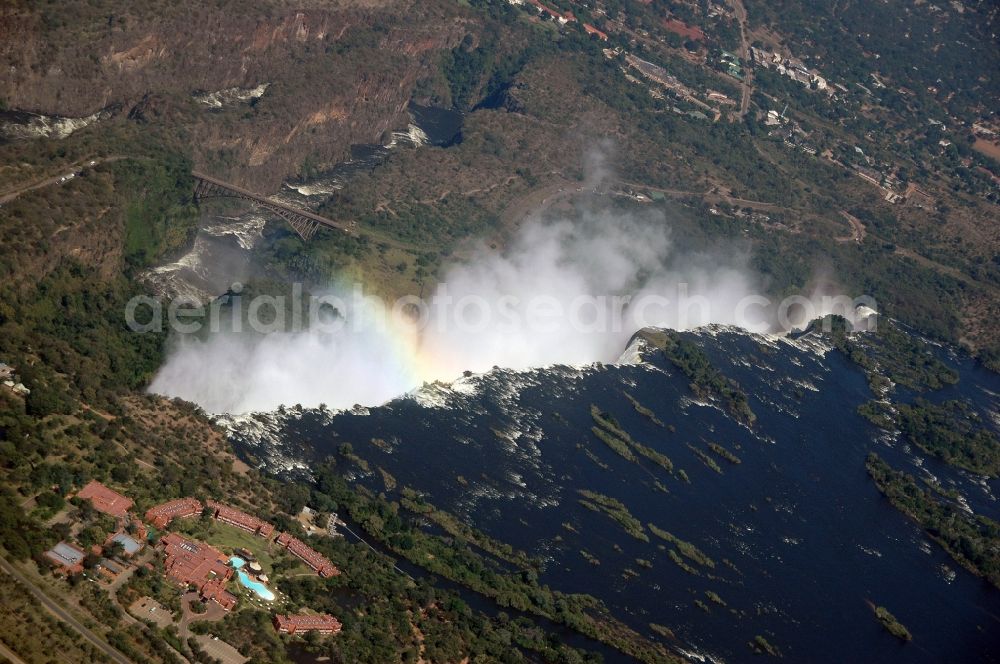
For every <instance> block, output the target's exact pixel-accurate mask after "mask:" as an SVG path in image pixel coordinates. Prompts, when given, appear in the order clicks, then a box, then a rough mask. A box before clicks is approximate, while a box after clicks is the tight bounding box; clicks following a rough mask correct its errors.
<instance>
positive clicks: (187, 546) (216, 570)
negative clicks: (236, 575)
mask: <svg viewBox="0 0 1000 664" xmlns="http://www.w3.org/2000/svg"><path fill="white" fill-rule="evenodd" d="M160 544H161V545H162V546H163V550H164V552H165V553H166V556H167V559H166V561H165V562H164V565H163V567H164V569H165V570H166V573H167V576H169V577H170V578H171V579H173V580H174V581H175V582H177V583H180V584H182V585H193V586H197V587H198V588H199V589H200V588H201V587H202V586H204V584H205V583H207V582H209V581H211V580H213V579H217V578H223V579H228V578H229V577H230V576H232V573H233V569H232V568H231V567H230V566H229V558H228V557H227V556H226V555H225V554H224V553H222V552H221V551H219V550H218V549H216V548H215V547H213V546H210V545H208V544H205V543H204V542H197V541H194V540H189V539H185V538H183V537H181V536H180V535H178V534H177V533H167V534H166V535H164V536H163V538H162V539H161V540H160Z"/></svg>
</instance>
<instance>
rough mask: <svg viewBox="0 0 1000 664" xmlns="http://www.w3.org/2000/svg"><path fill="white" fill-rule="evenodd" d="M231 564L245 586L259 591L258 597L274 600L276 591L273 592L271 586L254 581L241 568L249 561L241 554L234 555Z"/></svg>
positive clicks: (256, 591)
mask: <svg viewBox="0 0 1000 664" xmlns="http://www.w3.org/2000/svg"><path fill="white" fill-rule="evenodd" d="M229 564H230V565H232V566H233V568H235V569H236V575H237V576H238V577H239V579H240V584H241V585H242V586H243V587H244V588H249V589H250V590H252V591H254V592H255V593H257V597H260V598H261V599H263V600H266V601H268V602H270V601H273V600H274V593H273V592H271V590H270V588H268V587H267V586H265V585H264V584H263V583H261V582H260V581H254V580H252V579H251V578H250V575H249V574H247V573H246V572H244V571H243V570H242V569H241V568H242V567H243V566H244V565H246V564H247V561H245V560H243V559H242V558H240V557H239V556H233V557H232V558H230V559H229Z"/></svg>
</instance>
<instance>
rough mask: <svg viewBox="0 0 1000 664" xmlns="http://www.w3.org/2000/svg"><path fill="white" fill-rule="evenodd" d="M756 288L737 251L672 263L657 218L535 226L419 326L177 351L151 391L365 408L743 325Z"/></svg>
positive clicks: (377, 310) (361, 306) (462, 266)
mask: <svg viewBox="0 0 1000 664" xmlns="http://www.w3.org/2000/svg"><path fill="white" fill-rule="evenodd" d="M755 284H756V279H755V278H754V277H753V276H752V275H751V273H750V271H749V270H748V269H747V268H746V266H745V256H744V255H743V254H742V253H741V252H739V251H736V250H729V251H719V252H716V253H714V254H711V255H708V254H699V255H681V254H680V253H679V252H678V251H677V250H676V248H675V246H674V244H673V243H672V242H671V240H670V237H669V231H668V228H667V225H666V221H665V219H664V218H663V217H662V216H655V215H649V216H646V217H644V218H642V219H638V218H635V217H631V216H608V215H598V214H588V215H584V217H583V219H582V220H577V221H574V222H570V221H566V220H562V221H556V222H549V223H545V222H542V221H539V220H534V221H531V222H528V223H526V224H525V225H524V227H523V229H522V230H521V231H520V232H519V234H518V236H517V237H516V238H515V239H514V241H513V242H512V243H511V244H510V246H509V247H508V249H507V250H506V251H504V252H503V253H498V252H496V251H492V250H490V249H488V248H485V247H483V248H480V249H479V250H478V251H476V252H475V254H474V256H473V257H472V258H470V259H469V260H467V261H465V262H461V263H457V264H455V265H452V266H451V267H450V268H448V269H447V270H446V271H445V273H444V278H443V279H442V280H441V284H440V286H439V287H438V289H437V292H436V293H435V294H434V296H432V297H431V298H430V299H429V300H428V303H427V305H426V308H425V309H424V310H423V312H422V316H421V318H420V320H419V321H416V322H415V321H413V320H412V319H409V318H405V317H402V316H399V315H395V314H394V313H393V311H392V308H391V307H390V306H388V305H386V304H383V303H380V302H378V301H374V300H373V299H372V298H367V299H364V300H363V301H362V300H359V299H354V300H349V301H348V302H347V306H346V307H345V308H344V310H343V311H344V313H345V316H346V319H347V321H348V322H349V323H354V322H355V321H357V320H360V319H365V320H373V319H375V320H381V321H382V322H383V324H382V325H373V326H357V325H353V324H347V325H345V326H344V327H343V329H341V330H339V331H337V332H335V333H332V334H327V333H323V332H320V331H317V330H316V329H308V330H305V331H300V332H279V333H272V334H268V335H257V334H253V333H243V334H235V333H231V332H229V333H213V334H211V335H209V336H208V337H207V338H205V339H194V338H183V339H180V340H178V341H177V342H176V343H175V347H174V348H173V349H172V350H171V352H170V353H169V355H168V359H167V362H166V364H165V365H164V366H163V367H162V369H161V370H160V372H159V373H158V374H157V376H156V378H155V379H154V381H153V383H152V385H151V386H150V390H151V391H153V392H156V393H160V394H166V395H170V396H178V397H181V398H183V399H186V400H189V401H193V402H195V403H198V404H200V405H201V406H202V407H204V408H205V409H206V410H208V411H210V412H234V413H240V412H248V411H254V410H271V409H274V408H275V407H277V406H278V405H280V404H289V405H290V404H295V403H301V404H302V405H304V406H317V405H319V404H320V403H325V404H327V405H329V406H330V407H333V408H342V407H350V406H352V405H354V404H356V403H360V404H364V405H376V404H379V403H382V402H384V401H386V400H388V399H390V398H392V397H394V396H398V395H399V394H402V393H404V392H406V391H408V390H410V389H413V388H414V387H417V386H419V385H420V383H421V382H422V381H429V380H435V379H443V380H451V379H454V378H455V377H457V376H458V375H459V374H460V373H461V372H462V371H464V370H470V371H474V372H481V371H486V370H488V369H490V368H491V367H493V366H495V365H496V366H503V367H509V368H515V369H519V368H527V367H534V366H546V365H551V364H557V363H563V364H584V363H590V362H595V361H604V362H608V361H613V360H615V359H616V358H617V357H618V356H619V355H620V354H621V353H622V352H623V351H624V348H625V345H626V342H627V341H628V339H629V337H631V335H632V334H633V333H634V332H635V331H636V330H638V329H639V328H641V327H643V326H645V325H659V326H664V327H672V328H675V329H689V328H693V327H697V326H699V325H704V324H707V323H727V324H744V325H746V324H747V318H748V316H749V315H750V314H752V313H753V311H752V310H751V311H749V312H748V311H743V312H741V311H740V308H739V306H738V305H739V303H740V302H741V301H745V299H746V298H747V297H748V296H752V295H753V294H754V293H755V292H756V291H755V288H754V286H755ZM557 312H561V313H557ZM397 313H398V312H397ZM758 313H759V312H758ZM760 317H762V316H761V315H759V316H758V318H760ZM361 327H363V329H359V328H361Z"/></svg>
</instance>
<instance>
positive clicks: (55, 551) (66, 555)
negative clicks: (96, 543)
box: [45, 542, 87, 567]
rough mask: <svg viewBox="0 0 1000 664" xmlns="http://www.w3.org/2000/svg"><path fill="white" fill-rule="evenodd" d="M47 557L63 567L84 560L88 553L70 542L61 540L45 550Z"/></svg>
mask: <svg viewBox="0 0 1000 664" xmlns="http://www.w3.org/2000/svg"><path fill="white" fill-rule="evenodd" d="M45 557H46V558H48V559H49V560H51V561H52V562H54V563H56V564H57V565H61V566H62V567H72V566H73V565H79V564H80V563H81V562H83V559H84V558H86V557H87V554H85V553H84V552H83V551H81V550H80V549H78V548H76V547H75V546H73V545H72V544H70V543H68V542H59V543H58V544H56V545H55V546H54V547H52V548H51V549H49V550H48V551H46V552H45Z"/></svg>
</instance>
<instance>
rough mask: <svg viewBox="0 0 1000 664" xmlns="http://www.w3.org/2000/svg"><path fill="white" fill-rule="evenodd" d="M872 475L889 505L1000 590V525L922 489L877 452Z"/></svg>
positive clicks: (871, 464) (870, 464)
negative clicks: (915, 523)
mask: <svg viewBox="0 0 1000 664" xmlns="http://www.w3.org/2000/svg"><path fill="white" fill-rule="evenodd" d="M866 465H867V468H868V474H869V475H871V477H872V479H873V480H874V481H875V485H876V486H877V487H878V489H879V491H881V492H882V493H883V494H884V495H885V497H886V498H888V499H889V502H891V503H892V504H893V506H895V507H896V509H898V510H900V511H901V512H903V513H904V514H906V515H907V516H909V517H910V518H912V519H913V520H914V521H916V522H917V524H919V525H920V527H922V528H923V529H924V530H925V531H927V534H928V535H929V536H930V537H931V539H933V540H934V541H936V542H937V543H938V544H940V545H941V546H942V547H944V550H945V551H947V552H948V553H949V554H950V555H951V557H952V558H954V559H955V560H956V561H958V562H959V563H960V564H961V565H962V566H963V567H965V568H966V569H968V570H969V571H971V572H972V573H974V574H978V575H979V576H984V577H986V578H987V579H988V580H989V581H990V583H992V584H993V585H994V586H997V587H998V588H1000V524H998V523H997V522H996V521H993V520H992V519H989V518H987V517H984V516H981V515H971V514H968V513H967V512H966V511H965V510H963V509H962V508H960V507H959V506H957V505H955V504H953V503H951V502H947V501H945V500H943V499H940V498H939V497H937V496H935V494H934V493H932V492H931V491H927V490H925V489H922V488H921V487H920V484H919V483H917V481H916V480H914V479H913V478H912V477H911V476H910V475H907V474H906V473H904V472H901V471H897V470H894V469H893V468H892V467H890V466H889V464H887V463H886V462H885V461H883V460H882V459H881V458H879V456H878V455H877V454H875V453H872V454H869V455H868V460H867V464H866Z"/></svg>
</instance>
